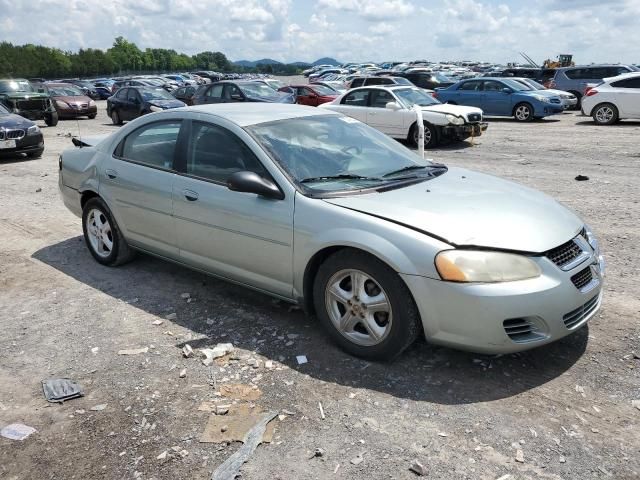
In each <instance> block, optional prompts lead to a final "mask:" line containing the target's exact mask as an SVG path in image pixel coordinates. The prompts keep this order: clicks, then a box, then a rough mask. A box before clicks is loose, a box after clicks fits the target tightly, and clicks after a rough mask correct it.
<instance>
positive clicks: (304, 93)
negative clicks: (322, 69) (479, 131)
mask: <svg viewBox="0 0 640 480" xmlns="http://www.w3.org/2000/svg"><path fill="white" fill-rule="evenodd" d="M278 91H279V92H285V93H289V94H291V95H293V96H294V97H295V99H296V103H298V104H300V105H308V106H310V107H317V106H318V105H322V104H323V103H327V102H333V101H334V100H335V99H336V98H337V97H338V95H339V94H338V92H336V91H335V90H333V89H332V88H329V87H325V86H324V85H318V84H316V83H311V84H309V85H289V86H287V87H282V88H280V89H279V90H278Z"/></svg>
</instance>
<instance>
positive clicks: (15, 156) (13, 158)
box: [0, 153, 44, 165]
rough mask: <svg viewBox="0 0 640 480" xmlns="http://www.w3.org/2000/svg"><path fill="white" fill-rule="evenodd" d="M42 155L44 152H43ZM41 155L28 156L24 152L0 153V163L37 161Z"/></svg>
mask: <svg viewBox="0 0 640 480" xmlns="http://www.w3.org/2000/svg"><path fill="white" fill-rule="evenodd" d="M43 155H44V154H43ZM41 158H42V157H38V158H29V157H27V155H26V154H25V153H0V165H9V164H11V163H22V162H27V161H28V162H34V161H35V162H37V161H38V160H40V159H41Z"/></svg>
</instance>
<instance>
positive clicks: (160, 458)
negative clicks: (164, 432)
mask: <svg viewBox="0 0 640 480" xmlns="http://www.w3.org/2000/svg"><path fill="white" fill-rule="evenodd" d="M168 453H169V452H167V451H166V450H165V451H164V452H162V453H161V454H160V455H158V456H157V457H156V459H157V460H164V459H165V458H167V455H168Z"/></svg>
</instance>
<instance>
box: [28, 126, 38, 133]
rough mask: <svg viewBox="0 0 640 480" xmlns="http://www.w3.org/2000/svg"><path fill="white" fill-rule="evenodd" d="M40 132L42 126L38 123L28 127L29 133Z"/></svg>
mask: <svg viewBox="0 0 640 480" xmlns="http://www.w3.org/2000/svg"><path fill="white" fill-rule="evenodd" d="M38 133H40V128H39V127H38V126H37V125H34V126H32V127H29V128H27V135H37V134H38Z"/></svg>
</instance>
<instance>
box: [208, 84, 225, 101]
mask: <svg viewBox="0 0 640 480" xmlns="http://www.w3.org/2000/svg"><path fill="white" fill-rule="evenodd" d="M222 87H223V85H221V84H216V85H213V86H212V87H211V88H210V89H209V90H207V94H206V95H207V97H213V98H220V97H221V96H222Z"/></svg>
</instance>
